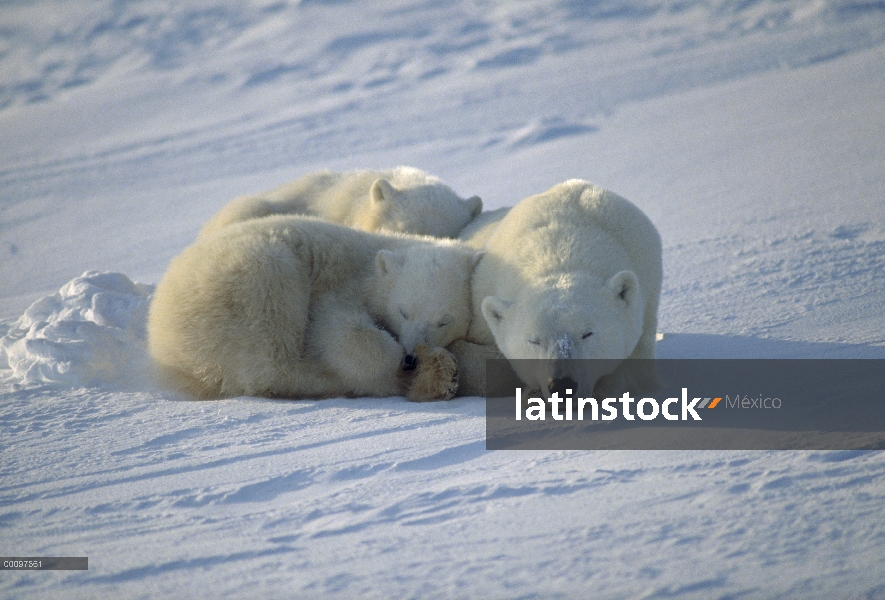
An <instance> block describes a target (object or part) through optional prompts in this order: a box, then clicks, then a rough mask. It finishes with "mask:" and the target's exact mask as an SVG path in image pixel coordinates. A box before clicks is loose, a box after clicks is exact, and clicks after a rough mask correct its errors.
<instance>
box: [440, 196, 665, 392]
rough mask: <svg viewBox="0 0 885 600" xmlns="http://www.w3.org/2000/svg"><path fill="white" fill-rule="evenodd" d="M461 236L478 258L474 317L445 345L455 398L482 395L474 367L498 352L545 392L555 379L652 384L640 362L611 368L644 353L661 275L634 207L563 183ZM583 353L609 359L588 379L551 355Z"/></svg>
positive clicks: (647, 226)
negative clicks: (454, 371)
mask: <svg viewBox="0 0 885 600" xmlns="http://www.w3.org/2000/svg"><path fill="white" fill-rule="evenodd" d="M464 237H465V238H466V241H467V242H468V243H469V242H471V240H472V241H473V243H474V245H475V246H478V247H479V246H481V247H482V248H483V250H484V256H483V258H482V259H481V260H480V263H479V264H478V265H477V267H476V269H475V271H474V275H473V281H472V286H473V290H472V300H473V311H474V314H475V315H481V316H482V318H474V320H473V324H472V325H471V328H470V330H469V333H468V336H467V338H466V340H464V341H459V342H455V343H454V344H453V346H452V347H451V350H452V351H453V352H454V353H455V355H456V356H457V357H458V359H459V365H460V367H461V371H462V376H461V380H460V382H459V388H460V389H459V393H461V394H469V395H474V394H476V395H479V394H482V393H483V388H484V375H483V370H482V362H483V360H484V359H485V358H495V357H500V356H503V357H506V358H507V359H510V361H511V365H512V366H513V368H514V370H515V371H516V373H517V374H518V375H519V376H520V378H521V379H522V380H523V382H524V383H526V384H527V385H528V386H529V387H532V388H534V389H539V390H541V391H542V392H543V393H544V394H545V395H547V394H549V386H550V385H551V384H552V382H553V381H554V380H556V379H560V378H561V379H571V380H572V381H574V382H576V384H577V386H578V387H579V389H581V390H582V393H586V394H587V395H589V394H590V393H591V392H593V393H597V394H600V393H604V394H606V395H610V394H611V393H614V391H616V390H622V391H626V390H640V389H647V388H649V387H653V386H654V385H655V384H656V378H655V374H654V366H653V362H652V361H648V360H647V361H639V360H637V361H629V362H623V361H624V359H627V358H630V359H653V358H654V344H655V335H656V328H657V310H658V302H659V298H660V292H661V281H662V276H663V269H662V261H661V239H660V236H659V235H658V232H657V230H656V229H655V227H654V225H653V224H652V223H651V221H650V220H649V219H648V217H646V216H645V214H643V213H642V211H640V210H639V209H638V208H637V207H636V206H634V205H633V204H631V203H630V202H628V201H627V200H625V199H624V198H621V197H620V196H617V195H616V194H613V193H612V192H609V191H606V190H604V189H602V188H599V187H597V186H595V185H593V184H590V183H588V182H586V181H581V180H577V179H575V180H569V181H566V182H564V183H560V184H558V185H555V186H553V187H552V188H550V189H549V190H547V191H546V192H544V193H542V194H538V195H536V196H531V197H529V198H526V199H524V200H522V201H521V202H519V203H517V204H516V206H514V207H513V208H512V209H510V210H509V211H508V210H504V211H500V212H499V213H498V214H497V215H495V216H494V217H490V218H489V219H485V220H484V221H483V222H482V223H480V222H479V221H477V222H476V226H473V225H471V226H469V227H468V228H467V229H466V230H465V236H464ZM585 358H598V359H610V360H609V361H607V362H605V363H603V362H601V361H600V363H599V364H605V365H606V369H604V371H605V372H595V373H594V372H590V370H589V369H587V368H582V369H576V368H575V366H576V363H575V362H569V361H566V362H562V360H561V359H585ZM518 359H548V360H545V361H525V362H523V361H520V360H518ZM585 366H586V363H585ZM563 369H565V370H563ZM570 370H571V371H570ZM575 371H579V372H575ZM594 389H595V390H596V391H595V392H594ZM575 393H577V390H575Z"/></svg>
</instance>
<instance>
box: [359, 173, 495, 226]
mask: <svg viewBox="0 0 885 600" xmlns="http://www.w3.org/2000/svg"><path fill="white" fill-rule="evenodd" d="M480 212H482V200H481V199H480V198H479V196H473V197H471V198H468V199H467V200H463V199H462V198H460V197H459V196H458V195H457V194H456V193H455V192H454V191H452V189H451V188H450V187H448V186H447V185H445V184H443V183H442V182H438V181H436V182H433V181H431V182H430V183H426V182H425V183H420V184H415V185H409V186H403V187H400V188H396V187H394V185H393V184H392V183H391V182H390V181H388V180H387V179H384V178H380V179H377V180H376V181H375V182H374V183H373V184H372V187H371V189H370V190H369V205H368V207H367V210H366V211H365V212H364V213H363V214H361V215H360V217H359V219H358V222H357V223H356V224H355V227H357V228H359V229H363V230H365V231H378V230H381V229H384V230H387V231H396V232H401V233H414V234H419V235H432V236H434V237H454V236H456V235H458V233H459V232H460V231H461V230H462V229H463V228H464V226H465V225H467V223H469V222H470V221H471V220H472V219H473V218H474V217H475V216H476V215H478V214H479V213H480Z"/></svg>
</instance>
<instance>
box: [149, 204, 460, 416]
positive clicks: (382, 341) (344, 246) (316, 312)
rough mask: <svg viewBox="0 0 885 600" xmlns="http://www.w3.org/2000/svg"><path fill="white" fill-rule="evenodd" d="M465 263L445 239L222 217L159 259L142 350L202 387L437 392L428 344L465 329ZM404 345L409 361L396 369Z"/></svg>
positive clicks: (210, 391)
mask: <svg viewBox="0 0 885 600" xmlns="http://www.w3.org/2000/svg"><path fill="white" fill-rule="evenodd" d="M476 261H477V254H476V253H474V252H472V251H470V250H469V249H468V248H467V247H465V246H463V245H462V244H459V243H458V242H456V241H454V240H436V239H433V238H425V237H418V236H407V235H397V234H389V235H379V234H371V233H367V232H363V231H358V230H356V229H350V228H347V227H341V226H339V225H334V224H332V223H327V222H325V221H322V220H320V219H317V218H314V217H300V216H273V217H266V218H263V219H252V220H249V221H246V222H243V223H238V224H233V225H230V226H228V227H226V228H224V229H222V230H220V231H218V232H217V233H216V234H215V235H211V236H207V237H206V238H201V239H198V240H197V241H196V242H195V243H194V244H193V245H191V246H190V247H189V248H187V249H185V250H184V252H182V253H181V254H180V255H179V256H177V257H176V258H174V259H173V260H172V262H171V263H170V265H169V268H168V270H167V272H166V274H165V275H164V276H163V278H162V280H161V281H160V283H159V284H158V286H157V289H156V292H155V294H154V299H153V301H152V303H151V308H150V314H149V318H148V345H149V350H150V353H151V356H152V357H153V358H154V359H155V361H156V362H157V364H158V365H159V366H160V369H161V372H162V373H163V374H164V375H165V376H166V378H167V379H168V380H169V382H170V383H172V384H173V385H174V386H176V387H178V388H181V389H183V390H184V391H187V392H189V393H191V394H194V395H196V396H198V397H204V398H207V397H221V396H235V395H262V396H271V397H289V398H324V397H336V396H391V395H400V394H406V395H407V396H408V397H409V399H410V400H416V401H423V400H434V399H448V398H450V397H451V396H452V395H454V392H455V379H454V378H455V376H456V372H457V365H456V363H455V360H454V357H452V355H451V354H449V353H448V352H447V351H445V350H443V349H442V347H443V346H446V345H448V344H449V343H450V342H452V340H454V339H456V338H459V337H463V336H464V335H465V334H466V332H467V328H468V325H469V323H470V292H469V289H470V277H471V275H472V271H473V267H474V266H475V264H476ZM379 325H381V326H383V327H384V329H381V328H379ZM392 334H393V335H392ZM394 336H396V337H394ZM413 353H414V354H415V355H416V356H417V369H409V368H408V367H410V366H413V364H414V363H413V364H412V365H410V364H406V365H405V366H406V367H407V368H406V369H404V368H403V367H404V359H405V358H406V357H408V356H412V354H413Z"/></svg>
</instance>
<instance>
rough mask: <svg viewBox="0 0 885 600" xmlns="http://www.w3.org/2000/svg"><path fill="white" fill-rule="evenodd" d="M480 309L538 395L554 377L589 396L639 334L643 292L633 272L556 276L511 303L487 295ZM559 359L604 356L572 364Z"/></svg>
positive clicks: (500, 344) (498, 341)
mask: <svg viewBox="0 0 885 600" xmlns="http://www.w3.org/2000/svg"><path fill="white" fill-rule="evenodd" d="M481 307H482V314H483V317H484V318H485V320H486V322H487V323H488V325H489V328H490V329H491V332H492V335H493V336H494V338H495V343H496V344H497V345H498V348H499V349H500V350H501V352H502V353H503V354H504V356H506V357H507V358H508V359H510V360H511V364H512V366H513V368H514V370H515V371H516V373H517V374H518V375H519V377H520V379H522V380H523V382H524V383H526V385H528V386H529V387H530V388H532V389H537V390H541V391H542V392H543V393H544V394H545V395H549V387H550V386H551V385H552V383H553V381H554V380H557V379H571V380H573V381H574V382H576V383H577V385H578V387H579V389H580V390H582V393H587V394H588V395H589V393H592V390H593V387H594V386H595V384H596V381H597V380H598V379H599V378H600V377H602V376H603V375H607V374H608V373H610V372H611V371H613V370H614V368H615V367H617V365H618V364H619V363H620V362H621V361H622V360H623V359H625V358H627V357H628V356H630V354H631V353H632V351H633V349H634V348H635V347H636V344H637V343H638V342H639V338H640V336H641V335H642V328H643V298H642V291H641V289H640V286H639V281H638V280H637V277H636V275H635V274H634V273H633V272H632V271H621V272H619V273H617V274H615V275H613V276H611V277H609V278H607V279H606V278H601V277H596V276H592V275H559V276H556V277H551V278H548V279H546V280H543V281H541V282H538V284H537V285H534V286H531V287H526V288H523V289H522V290H521V291H520V292H519V293H518V294H517V296H516V298H515V299H513V300H512V301H506V300H502V299H500V298H496V297H494V296H488V297H486V298H484V299H483V301H482V305H481ZM515 359H542V360H532V361H521V360H515ZM565 359H609V360H605V361H599V362H598V363H597V362H594V363H592V366H590V364H589V363H583V364H582V365H581V368H580V369H578V368H576V363H575V362H573V361H568V360H565ZM563 361H564V362H563ZM594 369H595V370H600V372H595V371H594ZM575 393H577V390H575Z"/></svg>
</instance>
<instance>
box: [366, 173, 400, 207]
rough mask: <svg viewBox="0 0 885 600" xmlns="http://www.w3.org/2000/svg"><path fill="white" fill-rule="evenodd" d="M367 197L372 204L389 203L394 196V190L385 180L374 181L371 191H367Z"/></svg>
mask: <svg viewBox="0 0 885 600" xmlns="http://www.w3.org/2000/svg"><path fill="white" fill-rule="evenodd" d="M369 195H370V196H371V198H372V201H373V202H379V203H380V202H385V201H387V202H390V200H392V199H393V197H394V195H396V190H395V189H393V186H392V185H390V182H389V181H387V180H386V179H383V178H382V179H376V180H375V183H373V184H372V189H370V190H369Z"/></svg>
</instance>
